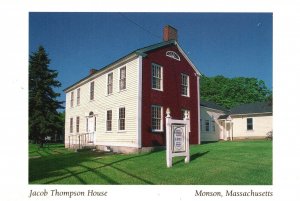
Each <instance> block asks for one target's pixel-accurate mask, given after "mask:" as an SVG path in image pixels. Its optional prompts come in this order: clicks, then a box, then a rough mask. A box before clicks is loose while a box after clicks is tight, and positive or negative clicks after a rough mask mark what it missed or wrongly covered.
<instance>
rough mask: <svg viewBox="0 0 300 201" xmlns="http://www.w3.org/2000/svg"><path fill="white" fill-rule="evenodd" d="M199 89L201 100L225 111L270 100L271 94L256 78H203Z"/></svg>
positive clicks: (219, 76)
mask: <svg viewBox="0 0 300 201" xmlns="http://www.w3.org/2000/svg"><path fill="white" fill-rule="evenodd" d="M200 87H201V89H200V91H201V98H203V99H204V100H206V101H213V102H215V103H217V104H219V105H222V106H223V107H225V108H227V109H229V108H231V107H234V106H236V105H240V104H244V103H253V102H262V101H269V100H270V99H272V92H271V91H270V90H269V89H268V88H267V87H266V85H265V83H264V81H262V80H258V79H257V78H248V77H236V78H226V77H224V76H221V75H218V76H215V77H206V76H203V77H202V78H201V83H200Z"/></svg>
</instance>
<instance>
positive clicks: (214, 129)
mask: <svg viewBox="0 0 300 201" xmlns="http://www.w3.org/2000/svg"><path fill="white" fill-rule="evenodd" d="M211 130H212V131H213V132H216V121H215V120H211Z"/></svg>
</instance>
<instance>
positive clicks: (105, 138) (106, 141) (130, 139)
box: [65, 58, 139, 146]
mask: <svg viewBox="0 0 300 201" xmlns="http://www.w3.org/2000/svg"><path fill="white" fill-rule="evenodd" d="M138 62H139V60H138V58H134V59H131V60H130V61H128V62H127V63H125V64H122V65H116V66H115V67H114V68H113V69H111V70H109V71H107V72H105V73H104V74H102V75H100V76H98V77H96V78H95V79H93V80H91V81H89V82H87V83H85V84H83V85H81V86H78V87H79V88H80V105H79V106H77V105H76V104H77V99H76V98H77V94H76V92H77V88H78V87H77V88H74V90H73V91H74V106H73V107H72V108H71V107H70V99H71V91H68V93H67V94H66V127H65V135H66V137H67V136H68V135H69V134H70V132H69V131H70V129H69V127H70V122H69V121H70V118H71V117H73V133H76V116H79V117H80V131H79V133H85V132H86V115H88V114H89V112H93V113H94V114H95V115H96V121H97V123H96V144H97V145H112V146H113V145H120V146H137V145H136V144H137V139H136V136H137V112H138V111H137V103H138V83H137V82H138V66H139V63H138ZM124 66H126V89H125V90H123V91H119V78H120V71H119V70H120V68H121V67H124ZM111 72H113V93H112V94H111V95H107V75H108V74H109V73H111ZM92 81H94V83H95V84H94V86H95V87H94V91H95V92H94V100H92V101H91V100H90V82H92ZM119 107H125V131H118V115H119ZM107 110H112V131H111V132H106V111H107ZM65 139H66V140H67V138H65ZM66 143H67V142H66Z"/></svg>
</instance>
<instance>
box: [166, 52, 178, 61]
mask: <svg viewBox="0 0 300 201" xmlns="http://www.w3.org/2000/svg"><path fill="white" fill-rule="evenodd" d="M166 56H167V57H170V58H172V59H176V60H177V61H180V57H179V55H178V54H177V53H176V52H173V51H167V52H166Z"/></svg>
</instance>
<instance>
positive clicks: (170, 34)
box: [163, 25, 178, 41]
mask: <svg viewBox="0 0 300 201" xmlns="http://www.w3.org/2000/svg"><path fill="white" fill-rule="evenodd" d="M163 39H164V41H169V40H176V41H177V40H178V37H177V29H175V28H174V27H172V26H170V25H166V26H165V27H164V31H163Z"/></svg>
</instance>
